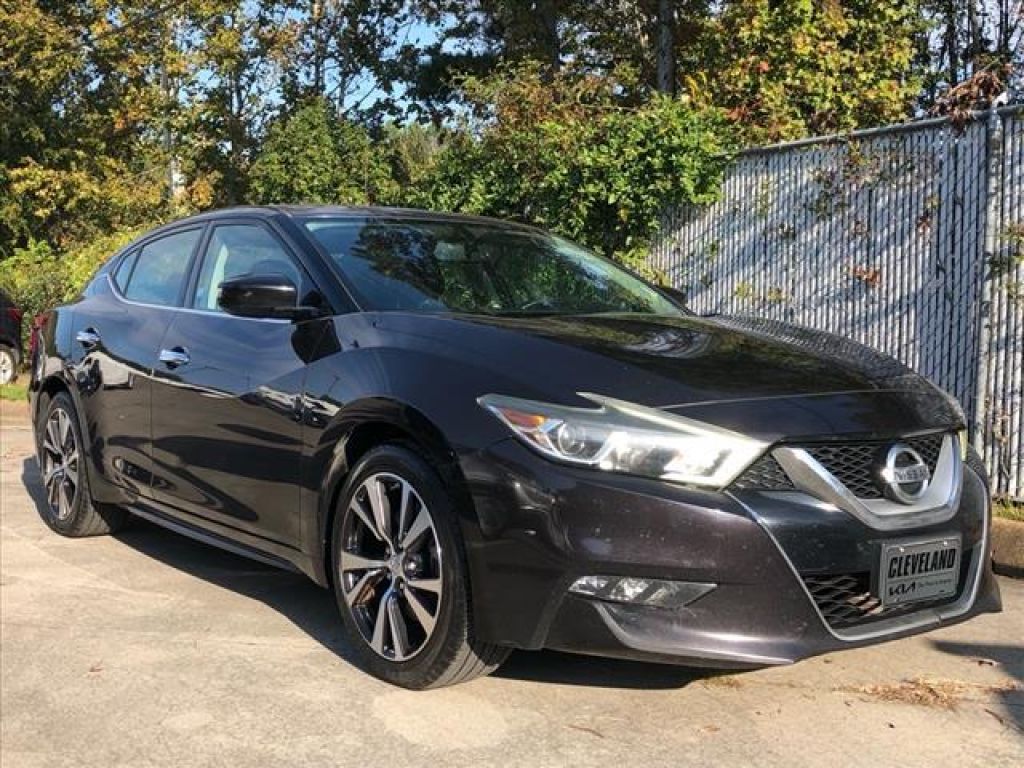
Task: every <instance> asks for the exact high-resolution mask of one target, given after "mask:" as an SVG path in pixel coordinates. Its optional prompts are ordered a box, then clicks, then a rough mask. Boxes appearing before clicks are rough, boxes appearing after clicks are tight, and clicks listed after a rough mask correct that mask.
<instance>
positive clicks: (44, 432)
mask: <svg viewBox="0 0 1024 768" xmlns="http://www.w3.org/2000/svg"><path fill="white" fill-rule="evenodd" d="M37 440H38V446H37V448H38V457H39V472H40V474H41V475H42V478H43V491H44V493H45V495H46V500H45V505H44V507H43V510H42V516H43V520H44V521H45V522H46V524H47V525H48V526H50V528H52V529H53V530H55V531H56V532H57V533H59V534H61V535H62V536H68V537H71V538H81V537H84V536H100V535H102V534H106V533H113V532H115V531H117V530H118V529H119V528H121V526H122V525H124V520H125V512H124V511H123V510H120V509H113V508H110V509H104V510H102V511H101V510H99V509H97V508H96V507H95V506H94V505H93V503H92V497H91V495H90V493H89V477H88V473H87V472H86V467H85V453H84V451H83V447H84V445H85V442H84V441H83V440H82V431H81V429H80V428H79V426H78V414H77V412H76V410H75V404H74V402H73V401H72V400H71V396H70V395H68V393H67V392H58V393H57V394H56V395H55V396H54V397H53V399H52V400H50V402H49V403H48V404H47V407H46V411H45V412H44V414H43V417H42V419H41V420H40V422H39V429H38V430H37Z"/></svg>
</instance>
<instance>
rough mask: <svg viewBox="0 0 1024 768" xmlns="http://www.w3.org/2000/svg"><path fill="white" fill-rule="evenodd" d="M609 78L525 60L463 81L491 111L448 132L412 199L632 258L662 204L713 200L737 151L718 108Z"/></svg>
mask: <svg viewBox="0 0 1024 768" xmlns="http://www.w3.org/2000/svg"><path fill="white" fill-rule="evenodd" d="M624 86H626V87H627V88H628V86H629V84H628V83H622V82H620V81H619V80H617V79H615V78H606V77H597V76H593V75H591V76H574V75H570V74H566V73H561V74H559V75H556V76H555V77H554V78H553V79H548V78H547V77H545V75H544V74H543V73H542V72H541V70H540V69H538V68H536V67H533V68H526V69H519V70H515V71H512V72H506V73H503V74H502V75H500V76H497V77H494V78H490V79H487V80H482V81H472V82H469V83H467V93H468V94H469V96H470V98H472V99H473V100H474V102H475V103H476V104H477V105H478V106H480V107H484V106H486V107H488V108H489V109H491V110H493V118H492V119H491V120H490V121H488V122H486V123H484V124H483V125H482V126H480V127H479V129H478V130H477V131H475V132H462V133H459V134H457V135H456V136H454V137H453V138H452V139H451V140H450V141H449V143H448V144H447V145H446V147H445V148H444V150H443V151H442V153H441V155H440V156H439V157H438V159H437V161H436V164H435V165H434V167H433V168H432V169H431V170H430V171H429V172H428V173H427V174H426V176H425V179H424V182H423V183H422V186H421V189H420V191H419V193H418V194H417V195H416V196H414V200H415V202H418V203H419V204H421V205H424V206H426V207H430V208H440V209H444V210H457V211H468V212H472V213H482V214H487V215H493V216H500V217H505V218H512V219H518V220H521V221H528V222H532V223H536V224H539V225H542V226H545V227H547V228H550V229H552V230H554V231H556V232H560V233H562V234H564V235H566V236H568V237H570V238H572V239H575V240H578V241H580V242H583V243H585V244H587V245H589V246H591V247H593V248H595V249H597V250H598V251H600V252H602V253H604V254H607V255H611V256H615V257H617V258H619V259H621V260H623V261H625V262H627V263H631V264H633V265H638V264H639V263H640V262H641V260H642V257H643V254H644V249H645V247H646V246H647V244H648V242H649V240H650V238H651V236H652V235H653V234H654V232H655V230H656V229H657V227H658V222H659V218H660V214H661V212H662V210H663V209H664V207H665V206H667V205H673V204H678V203H683V202H694V203H702V202H709V201H710V200H712V199H714V197H715V196H716V195H717V192H718V186H719V182H720V179H721V174H722V171H723V170H724V168H725V166H726V164H727V162H728V157H729V152H730V150H731V148H732V143H731V141H730V139H729V136H730V130H729V129H728V127H727V125H726V122H725V120H724V119H723V118H722V116H721V114H720V113H719V112H717V111H716V110H714V109H697V108H695V107H693V106H692V105H688V104H686V103H684V102H683V101H680V100H678V99H673V98H670V97H667V96H663V95H657V96H655V97H654V98H652V99H651V100H650V101H649V102H647V103H645V104H643V105H640V106H627V105H623V104H622V103H621V101H620V97H619V94H620V93H621V92H622V91H623V89H624V88H623V87H624Z"/></svg>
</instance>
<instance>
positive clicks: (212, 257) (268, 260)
mask: <svg viewBox="0 0 1024 768" xmlns="http://www.w3.org/2000/svg"><path fill="white" fill-rule="evenodd" d="M200 259H201V261H200V263H199V268H198V275H197V278H196V280H195V287H194V289H193V290H192V291H191V295H190V296H189V297H188V298H187V299H186V302H185V307H184V308H182V309H181V310H179V311H178V312H177V313H176V315H175V318H174V320H173V321H172V323H171V326H170V328H169V329H168V331H167V333H166V335H165V336H164V340H163V343H162V345H161V349H160V361H159V362H158V363H157V366H156V374H155V378H154V393H153V463H154V480H153V498H154V499H155V500H157V501H160V502H162V503H165V504H169V505H172V506H174V507H176V508H177V509H179V510H181V511H183V512H185V513H188V514H190V515H196V516H199V517H201V518H205V519H207V520H212V521H214V522H217V523H221V524H225V525H228V526H231V527H233V528H236V529H238V530H241V531H244V532H246V533H250V534H253V535H256V536H260V537H262V538H266V539H271V540H273V541H276V542H279V543H283V544H288V545H291V546H297V545H298V543H299V541H300V514H299V487H300V486H299V481H300V479H301V478H300V472H301V463H302V432H301V430H302V426H301V410H300V409H301V403H302V398H301V395H302V387H303V381H304V378H305V372H306V365H305V363H304V361H303V359H302V357H301V356H300V354H299V352H297V351H296V348H299V349H301V345H298V344H295V343H293V342H294V339H295V336H296V334H297V333H299V332H301V331H300V328H299V326H297V325H296V324H294V323H292V322H290V321H287V320H263V319H251V318H243V317H235V316H232V315H228V314H226V313H224V312H223V311H222V310H221V309H220V308H219V307H218V305H217V294H218V289H219V287H220V284H221V282H223V281H224V280H227V279H231V278H234V277H238V276H241V275H244V274H268V273H280V274H284V275H286V276H288V277H289V278H290V279H291V280H293V281H294V282H295V284H296V285H297V286H298V287H299V295H300V296H304V295H306V293H308V292H309V291H311V290H313V288H312V283H311V281H310V279H309V277H308V276H307V274H306V272H305V270H304V269H303V268H302V266H301V264H300V263H299V262H298V260H297V259H296V258H295V257H294V255H293V254H292V253H291V252H290V251H289V250H288V248H287V247H286V246H285V245H284V244H283V243H282V242H281V241H280V240H279V239H278V237H277V236H276V234H275V233H274V232H272V231H271V230H270V229H269V228H268V227H266V226H264V225H263V224H262V223H258V222H254V221H237V222H225V223H218V224H216V225H213V226H212V227H211V230H210V233H209V235H208V238H207V241H206V244H205V247H203V249H202V254H201V256H200Z"/></svg>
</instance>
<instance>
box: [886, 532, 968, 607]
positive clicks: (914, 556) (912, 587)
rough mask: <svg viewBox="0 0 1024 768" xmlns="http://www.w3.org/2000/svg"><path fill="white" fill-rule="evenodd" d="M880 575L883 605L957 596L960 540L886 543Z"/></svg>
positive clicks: (954, 538)
mask: <svg viewBox="0 0 1024 768" xmlns="http://www.w3.org/2000/svg"><path fill="white" fill-rule="evenodd" d="M879 575H880V577H881V578H880V586H881V589H880V591H879V597H881V599H882V605H898V604H900V603H910V602H916V601H918V600H934V599H936V598H940V597H949V596H950V595H955V594H956V585H957V581H958V580H959V577H960V537H959V536H950V537H948V538H945V539H934V540H931V541H912V542H900V541H896V542H891V543H889V544H886V545H885V546H884V547H883V548H882V566H881V571H880V573H879Z"/></svg>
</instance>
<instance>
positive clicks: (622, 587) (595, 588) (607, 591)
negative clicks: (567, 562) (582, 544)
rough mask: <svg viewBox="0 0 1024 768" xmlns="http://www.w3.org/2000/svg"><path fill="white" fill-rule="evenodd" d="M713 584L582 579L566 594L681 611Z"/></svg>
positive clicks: (623, 578)
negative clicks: (680, 609) (679, 609)
mask: <svg viewBox="0 0 1024 768" xmlns="http://www.w3.org/2000/svg"><path fill="white" fill-rule="evenodd" d="M715 586H717V585H715V584H704V583H700V582H695V581H667V580H664V579H642V578H639V577H636V576H581V577H580V578H578V579H576V581H574V582H573V584H572V586H571V587H569V591H570V592H571V593H573V594H575V595H580V596H582V597H591V598H594V599H596V600H607V601H609V602H613V603H627V604H630V605H647V606H652V607H656V608H682V607H683V606H685V605H689V604H690V603H692V602H694V601H695V600H697V598H700V597H703V596H704V595H706V594H707V593H708V592H710V591H711V590H713V589H714V588H715Z"/></svg>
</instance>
